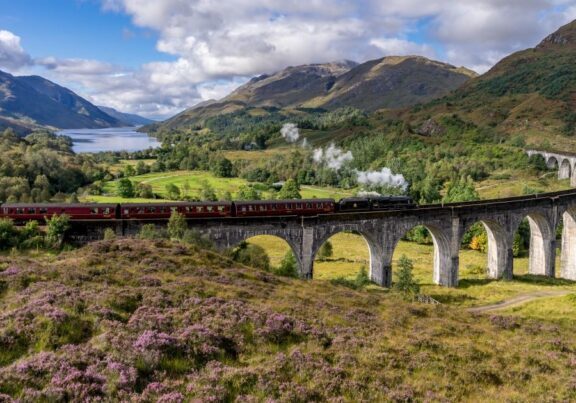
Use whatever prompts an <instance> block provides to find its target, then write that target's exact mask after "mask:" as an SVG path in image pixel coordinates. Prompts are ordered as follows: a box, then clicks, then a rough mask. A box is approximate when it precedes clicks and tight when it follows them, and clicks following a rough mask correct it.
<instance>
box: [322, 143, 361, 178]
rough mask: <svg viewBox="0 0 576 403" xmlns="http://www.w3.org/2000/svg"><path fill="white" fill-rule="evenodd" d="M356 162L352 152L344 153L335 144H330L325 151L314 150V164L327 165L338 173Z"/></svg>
mask: <svg viewBox="0 0 576 403" xmlns="http://www.w3.org/2000/svg"><path fill="white" fill-rule="evenodd" d="M352 160H354V156H353V155H352V153H351V152H350V151H347V152H344V151H343V150H342V149H341V148H338V147H336V146H335V145H334V143H332V144H330V145H329V146H328V148H326V149H325V150H324V149H322V148H317V149H315V150H314V162H316V163H318V164H322V163H324V164H326V166H327V167H328V168H330V169H333V170H335V171H338V170H340V169H341V168H342V166H343V165H344V164H346V163H347V162H350V161H352Z"/></svg>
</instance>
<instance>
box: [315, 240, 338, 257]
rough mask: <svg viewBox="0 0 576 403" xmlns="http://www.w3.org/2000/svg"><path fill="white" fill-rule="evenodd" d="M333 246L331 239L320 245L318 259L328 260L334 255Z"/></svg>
mask: <svg viewBox="0 0 576 403" xmlns="http://www.w3.org/2000/svg"><path fill="white" fill-rule="evenodd" d="M333 252H334V251H333V247H332V244H331V243H330V241H326V242H324V243H323V244H322V246H321V247H320V251H318V259H319V260H328V259H329V258H331V257H332V255H333Z"/></svg>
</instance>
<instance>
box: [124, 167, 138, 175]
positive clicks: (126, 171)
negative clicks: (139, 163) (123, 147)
mask: <svg viewBox="0 0 576 403" xmlns="http://www.w3.org/2000/svg"><path fill="white" fill-rule="evenodd" d="M134 175H136V170H135V169H134V167H133V166H132V165H130V164H128V165H126V166H125V167H124V176H125V177H130V176H134Z"/></svg>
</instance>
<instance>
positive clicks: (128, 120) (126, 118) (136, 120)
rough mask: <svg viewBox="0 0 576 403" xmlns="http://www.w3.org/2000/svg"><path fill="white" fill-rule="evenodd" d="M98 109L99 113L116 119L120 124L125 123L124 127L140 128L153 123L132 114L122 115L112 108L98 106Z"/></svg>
mask: <svg viewBox="0 0 576 403" xmlns="http://www.w3.org/2000/svg"><path fill="white" fill-rule="evenodd" d="M98 108H99V109H100V110H101V111H103V112H104V113H106V114H107V115H110V116H112V117H113V118H116V119H118V120H120V121H121V122H123V123H125V124H126V126H142V125H148V124H150V123H154V121H153V120H151V119H146V118H145V117H143V116H140V115H135V114H133V113H123V112H120V111H117V110H116V109H114V108H109V107H107V106H98Z"/></svg>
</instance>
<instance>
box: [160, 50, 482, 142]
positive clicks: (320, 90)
mask: <svg viewBox="0 0 576 403" xmlns="http://www.w3.org/2000/svg"><path fill="white" fill-rule="evenodd" d="M475 75H476V74H475V73H474V72H472V71H470V70H467V69H465V68H457V67H454V66H451V65H449V64H446V63H440V62H436V61H432V60H429V59H426V58H424V57H419V56H406V57H384V58H382V59H378V60H372V61H368V62H366V63H362V64H356V63H354V62H350V61H346V62H334V63H326V64H314V65H303V66H296V67H288V68H286V69H284V70H282V71H280V72H278V73H275V74H272V75H263V76H259V77H256V78H253V79H252V80H250V81H249V82H248V83H246V84H245V85H243V86H241V87H240V88H238V89H237V90H236V91H234V92H233V93H231V94H230V95H229V96H227V97H225V98H224V99H222V100H220V101H214V102H209V103H207V104H203V105H199V106H195V107H193V108H190V109H188V110H186V111H184V112H182V113H180V114H178V115H176V116H174V117H173V118H171V119H168V120H167V121H165V122H163V123H160V124H156V125H154V126H152V129H153V130H155V131H162V130H168V129H185V128H190V127H197V126H202V125H203V124H204V123H205V121H206V120H207V119H209V118H211V117H214V116H221V115H226V114H229V113H234V112H238V111H241V110H246V109H250V108H274V109H282V110H284V111H287V113H289V112H290V111H293V110H303V109H304V110H310V109H314V110H318V109H322V110H335V109H337V108H341V107H354V108H358V109H361V110H363V111H366V112H371V111H375V110H378V109H382V108H401V107H407V106H412V105H415V104H417V103H421V102H427V101H429V100H431V99H434V98H438V97H441V96H443V95H445V94H447V93H449V92H450V91H452V90H454V89H456V88H458V87H459V86H461V85H462V84H464V83H465V82H466V81H468V80H469V79H470V78H471V77H474V76H475Z"/></svg>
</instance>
